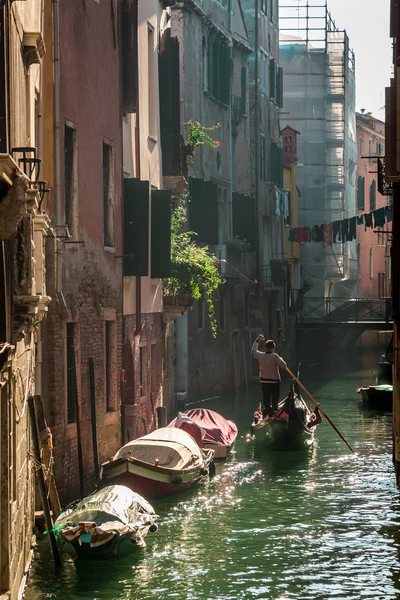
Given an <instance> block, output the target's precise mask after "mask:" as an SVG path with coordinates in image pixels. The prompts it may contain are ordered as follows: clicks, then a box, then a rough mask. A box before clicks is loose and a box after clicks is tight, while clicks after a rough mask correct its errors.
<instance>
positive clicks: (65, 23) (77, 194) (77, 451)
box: [43, 2, 123, 502]
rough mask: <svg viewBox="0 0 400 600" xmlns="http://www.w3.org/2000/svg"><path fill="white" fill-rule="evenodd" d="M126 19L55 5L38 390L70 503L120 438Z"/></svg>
mask: <svg viewBox="0 0 400 600" xmlns="http://www.w3.org/2000/svg"><path fill="white" fill-rule="evenodd" d="M51 17H52V18H51ZM119 23H120V19H119V15H118V14H117V13H114V12H113V11H110V7H109V6H107V5H105V4H104V3H101V2H100V3H98V2H91V3H86V5H85V4H83V3H81V4H75V3H58V2H55V3H52V15H51V16H50V19H49V21H48V22H47V26H48V28H49V30H50V34H51V37H50V39H53V44H52V56H51V57H49V60H50V64H49V65H48V69H49V71H50V73H49V79H48V81H47V85H46V94H47V96H46V99H45V100H46V102H47V104H46V106H47V110H45V119H46V131H47V132H49V133H48V137H47V138H46V148H45V151H46V153H47V154H46V156H48V157H49V161H50V160H52V159H53V160H52V173H49V175H48V176H47V179H48V181H52V184H53V185H52V192H51V194H50V196H49V200H48V203H47V206H46V209H47V210H48V211H49V214H50V215H51V218H52V222H53V224H54V232H55V233H54V236H53V238H52V239H49V240H48V249H47V250H48V257H49V268H48V273H47V275H48V288H49V292H50V294H51V295H52V297H53V298H54V302H53V303H52V306H51V309H50V311H49V317H48V319H47V321H46V328H45V338H44V342H45V344H46V347H47V353H46V362H45V364H43V371H44V374H45V382H46V383H45V384H44V385H43V395H44V399H45V404H46V408H47V411H48V415H49V424H50V426H51V428H52V430H53V436H54V454H55V471H56V479H57V483H58V488H59V492H60V496H61V499H62V501H64V502H65V501H68V500H72V499H74V498H76V497H79V496H81V497H82V494H84V493H85V492H89V491H90V490H91V489H92V487H93V485H94V483H95V481H96V478H97V477H98V474H99V464H100V463H101V462H102V461H103V460H105V459H107V458H108V457H109V456H110V455H112V454H113V453H114V452H115V451H116V450H117V449H118V447H119V446H120V442H121V430H120V411H119V407H120V385H119V382H120V372H121V369H122V360H121V348H122V287H123V285H122V284H123V280H122V259H121V256H122V255H123V246H122V202H121V197H122V102H121V86H120V64H121V57H120V33H119ZM50 46H51V44H50ZM82 57H84V60H82ZM99 62H100V63H101V64H102V68H101V69H99V68H98V65H99ZM52 72H53V73H54V85H53V80H52V79H51V77H52V75H51V73H52ZM105 90H107V93H105Z"/></svg>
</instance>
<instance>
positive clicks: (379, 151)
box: [376, 142, 383, 156]
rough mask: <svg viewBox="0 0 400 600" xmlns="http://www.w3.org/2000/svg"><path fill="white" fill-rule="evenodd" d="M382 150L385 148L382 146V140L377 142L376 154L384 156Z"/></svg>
mask: <svg viewBox="0 0 400 600" xmlns="http://www.w3.org/2000/svg"><path fill="white" fill-rule="evenodd" d="M382 150H383V146H382V144H381V142H376V154H377V155H378V156H382Z"/></svg>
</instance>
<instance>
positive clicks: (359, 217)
mask: <svg viewBox="0 0 400 600" xmlns="http://www.w3.org/2000/svg"><path fill="white" fill-rule="evenodd" d="M360 225H364V215H359V216H358V217H357V226H358V227H359V226H360Z"/></svg>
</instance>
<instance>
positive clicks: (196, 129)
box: [185, 119, 221, 163]
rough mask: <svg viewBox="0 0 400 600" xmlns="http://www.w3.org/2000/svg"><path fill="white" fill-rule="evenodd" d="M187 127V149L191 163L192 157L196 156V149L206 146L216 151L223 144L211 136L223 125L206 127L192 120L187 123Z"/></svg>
mask: <svg viewBox="0 0 400 600" xmlns="http://www.w3.org/2000/svg"><path fill="white" fill-rule="evenodd" d="M185 125H187V127H188V135H187V138H186V142H185V148H186V156H187V157H188V162H189V163H191V159H192V157H193V156H194V155H195V154H196V148H199V147H200V146H204V144H206V145H207V146H209V147H210V148H214V149H218V148H219V147H220V145H221V142H220V141H219V140H214V139H213V138H212V137H211V136H210V133H212V132H213V131H215V130H216V129H219V128H220V127H221V123H217V124H216V125H213V126H212V127H204V125H202V124H201V123H199V121H193V120H192V119H190V120H189V121H188V122H187V123H185Z"/></svg>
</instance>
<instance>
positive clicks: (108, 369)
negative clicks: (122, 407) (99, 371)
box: [104, 321, 116, 412]
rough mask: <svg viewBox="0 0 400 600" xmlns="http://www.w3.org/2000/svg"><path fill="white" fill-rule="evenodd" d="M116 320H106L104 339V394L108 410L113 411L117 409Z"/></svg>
mask: <svg viewBox="0 0 400 600" xmlns="http://www.w3.org/2000/svg"><path fill="white" fill-rule="evenodd" d="M114 336H115V322H114V321H105V340H104V363H105V364H104V367H105V369H104V370H105V379H104V388H105V389H104V395H105V399H106V411H107V412H111V411H113V410H115V409H116V406H115V401H114V386H113V383H114V381H113V368H112V366H113V356H115V347H114V346H115V345H114Z"/></svg>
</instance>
